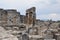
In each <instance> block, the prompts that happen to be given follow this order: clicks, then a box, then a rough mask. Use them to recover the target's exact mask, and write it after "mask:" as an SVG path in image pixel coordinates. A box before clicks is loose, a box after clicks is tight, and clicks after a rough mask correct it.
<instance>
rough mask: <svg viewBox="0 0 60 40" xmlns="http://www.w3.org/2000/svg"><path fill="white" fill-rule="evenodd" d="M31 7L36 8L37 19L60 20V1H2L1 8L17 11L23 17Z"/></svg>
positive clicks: (0, 0)
mask: <svg viewBox="0 0 60 40" xmlns="http://www.w3.org/2000/svg"><path fill="white" fill-rule="evenodd" d="M31 7H36V18H37V19H41V20H48V19H52V20H54V21H57V20H60V0H0V8H3V9H16V10H17V11H19V12H20V14H22V15H25V13H26V9H29V8H31Z"/></svg>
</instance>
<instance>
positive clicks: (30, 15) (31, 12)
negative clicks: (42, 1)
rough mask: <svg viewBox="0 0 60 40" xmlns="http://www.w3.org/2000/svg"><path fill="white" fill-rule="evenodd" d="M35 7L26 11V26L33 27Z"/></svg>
mask: <svg viewBox="0 0 60 40" xmlns="http://www.w3.org/2000/svg"><path fill="white" fill-rule="evenodd" d="M35 9H36V8H35V7H32V8H30V9H27V10H26V24H28V25H31V24H32V25H35V22H36V13H35V11H36V10H35Z"/></svg>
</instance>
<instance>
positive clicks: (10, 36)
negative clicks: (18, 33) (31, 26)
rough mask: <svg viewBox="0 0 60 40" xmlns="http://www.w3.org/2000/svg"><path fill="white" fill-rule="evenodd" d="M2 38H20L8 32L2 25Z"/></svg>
mask: <svg viewBox="0 0 60 40" xmlns="http://www.w3.org/2000/svg"><path fill="white" fill-rule="evenodd" d="M0 40H18V38H17V37H15V36H13V35H12V34H10V33H8V32H7V31H6V30H5V29H4V28H3V27H1V26H0Z"/></svg>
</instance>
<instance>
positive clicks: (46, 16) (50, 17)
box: [38, 13, 60, 21]
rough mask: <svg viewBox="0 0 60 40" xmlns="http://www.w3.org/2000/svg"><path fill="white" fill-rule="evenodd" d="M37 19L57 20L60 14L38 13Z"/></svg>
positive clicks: (59, 18)
mask: <svg viewBox="0 0 60 40" xmlns="http://www.w3.org/2000/svg"><path fill="white" fill-rule="evenodd" d="M38 19H46V20H48V19H52V20H54V21H57V20H60V14H57V13H50V14H47V15H40V16H38Z"/></svg>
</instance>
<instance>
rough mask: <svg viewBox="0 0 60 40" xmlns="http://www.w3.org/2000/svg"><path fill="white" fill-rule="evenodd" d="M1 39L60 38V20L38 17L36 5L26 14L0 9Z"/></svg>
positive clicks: (51, 39) (40, 39) (52, 39)
mask: <svg viewBox="0 0 60 40" xmlns="http://www.w3.org/2000/svg"><path fill="white" fill-rule="evenodd" d="M0 40H60V22H57V21H51V20H49V21H43V20H40V19H36V8H35V7H32V8H29V9H27V10H26V15H21V14H20V12H18V11H17V10H15V9H8V10H4V9H0Z"/></svg>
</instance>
